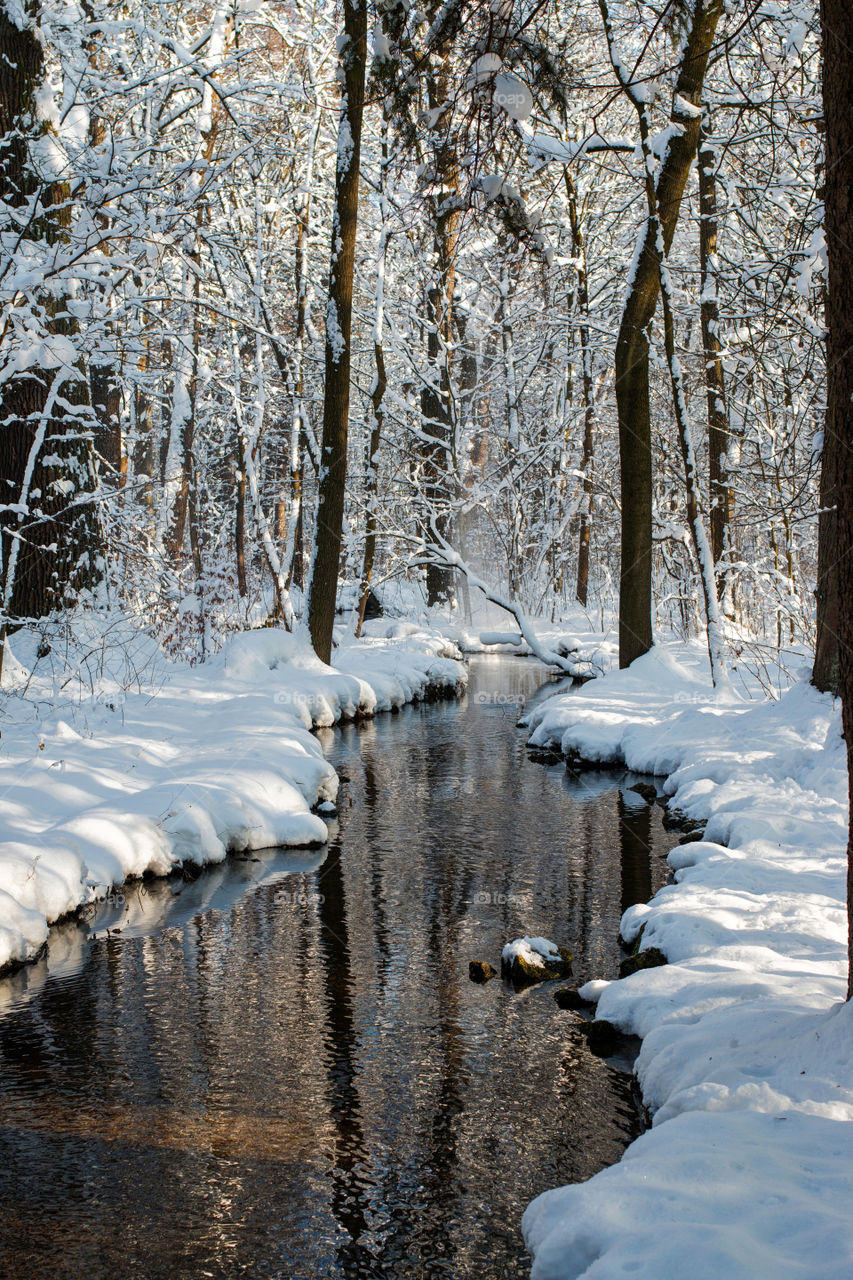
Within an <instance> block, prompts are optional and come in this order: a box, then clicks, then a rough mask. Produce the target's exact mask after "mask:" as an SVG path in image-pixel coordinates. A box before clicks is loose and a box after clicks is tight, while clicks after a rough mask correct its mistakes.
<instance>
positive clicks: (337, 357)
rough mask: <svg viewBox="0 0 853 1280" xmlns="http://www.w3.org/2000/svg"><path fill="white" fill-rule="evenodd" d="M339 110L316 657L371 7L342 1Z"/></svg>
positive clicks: (327, 645)
mask: <svg viewBox="0 0 853 1280" xmlns="http://www.w3.org/2000/svg"><path fill="white" fill-rule="evenodd" d="M339 59H340V65H339V72H338V74H339V78H340V81H341V111H340V117H339V122H338V158H337V167H336V170H335V208H334V213H333V215H332V252H331V261H330V266H329V300H328V304H327V307H326V387H325V394H324V398H323V441H322V445H321V452H320V483H319V493H318V500H317V523H316V527H315V531H314V553H313V555H312V557H311V575H310V581H309V584H308V627H309V630H310V632H311V642H312V644H313V645H314V649H315V651H316V653H317V655H318V657H320V658H322V660H323V661H324V662H328V661H329V660H330V658H331V656H332V631H333V628H334V623H335V601H336V598H337V590H338V564H339V561H340V556H341V533H342V530H343V519H344V495H345V490H346V475H347V436H348V429H349V401H350V369H351V365H352V346H351V335H352V286H353V273H354V268H355V242H356V232H357V224H358V180H359V164H360V160H361V123H362V117H363V115H364V79H365V71H366V65H367V3H366V0H344V34H343V38H342V40H341V41H340V53H339Z"/></svg>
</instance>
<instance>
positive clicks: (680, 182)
mask: <svg viewBox="0 0 853 1280" xmlns="http://www.w3.org/2000/svg"><path fill="white" fill-rule="evenodd" d="M600 2H601V9H602V14H603V16H604V21H605V28H606V30H607V34H608V39H609V41H610V42H611V51H612V52H613V53H614V54H615V50H613V48H612V37H611V31H610V20H609V16H608V13H607V6H606V4H605V3H604V0H600ZM722 11H723V4H722V0H696V4H695V9H694V12H693V18H692V23H691V25H690V28H689V31H688V34H687V38H686V41H685V44H684V52H683V55H682V61H681V65H680V67H679V72H678V79H677V82H676V86H675V95H674V99H673V108H672V115H671V125H672V128H673V134H672V137H671V139H670V142H669V145H668V147H667V149H666V153H665V155H664V157H663V160H662V161H661V165H660V169H659V171H658V175H657V179H656V180H655V183H654V186H655V200H654V209H655V211H654V212H653V211H651V210H650V212H649V217H648V218H647V220H646V224H645V228H644V229H643V231H642V232H641V240H640V244H639V246H638V253H637V257H636V269H635V271H634V275H633V278H632V280H631V285H630V289H629V291H628V296H627V298H626V300H625V307H624V309H623V312H622V321H621V324H620V326H619V336H618V338H617V342H616V403H617V410H618V418H619V470H620V476H621V488H622V538H621V544H622V545H621V551H622V561H621V568H620V582H619V665H620V666H621V667H627V666H630V664H631V663H632V662H633V661H634V659H635V658H639V657H640V656H641V655H642V654H644V653H646V652H647V651H648V650H649V649H650V648H651V646H652V430H651V410H650V401H649V339H648V330H649V325H650V324H651V322H652V319H653V317H654V314H655V310H656V308H657V300H658V292H659V290H660V259H661V250H662V251H663V253H668V252H669V249H670V246H671V245H672V240H673V236H674V235H675V227H676V223H677V222H678V214H679V210H680V208H681V197H682V195H683V193H684V188H685V185H686V183H687V178H688V175H689V173H690V166H691V165H692V163H693V158H694V156H695V155H696V150H697V147H698V144H699V128H700V122H701V104H702V87H703V83H704V79H705V71H706V69H707V66H708V57H709V54H710V51H711V46H712V45H713V42H714V36H715V33H716V30H717V24H718V22H719V20H720V16H721V14H722ZM614 65H615V66H616V67H617V74H618V75H619V78H620V83H622V86H623V88H624V89H625V91H626V93H627V94H628V96H629V97H631V99H632V101H633V102H634V105H635V106H636V107H637V110H638V112H639V114H640V119H641V126H642V125H645V127H646V128H647V127H648V122H647V119H646V104H645V99H644V98H642V97H639V96H632V90H631V85H630V82H628V81H627V80H626V79H624V75H625V73H624V71H623V70H622V69H621V63H617V62H615V61H614ZM647 177H648V178H649V180H650V181H651V178H650V175H647Z"/></svg>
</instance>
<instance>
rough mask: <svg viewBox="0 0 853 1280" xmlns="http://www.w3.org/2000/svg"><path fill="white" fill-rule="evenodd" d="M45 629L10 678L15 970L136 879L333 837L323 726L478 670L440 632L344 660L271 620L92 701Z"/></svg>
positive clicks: (358, 647) (8, 849)
mask: <svg viewBox="0 0 853 1280" xmlns="http://www.w3.org/2000/svg"><path fill="white" fill-rule="evenodd" d="M36 639H37V638H34V637H32V636H28V635H26V634H22V635H21V636H17V637H14V638H13V642H12V649H13V651H14V654H16V655H17V656H14V654H7V663H6V672H5V678H6V680H7V681H8V683H9V684H10V685H11V691H10V692H8V693H6V696H5V698H4V711H5V713H6V718H5V721H4V728H3V735H2V740H0V787H2V795H3V803H2V809H0V967H3V966H5V965H7V964H10V963H16V962H20V961H24V960H27V959H30V958H31V957H32V956H33V955H34V954H35V953H36V952H37V951H38V949H39V948H40V947H41V945H42V943H43V942H44V941H45V938H46V937H47V930H48V926H49V925H50V924H51V923H52V922H54V921H55V920H58V919H59V918H60V917H61V916H63V915H66V914H67V913H69V912H71V911H74V910H75V909H76V908H78V907H79V906H81V905H83V904H85V903H88V902H92V901H94V900H96V899H98V898H102V897H104V896H105V895H106V894H108V893H109V892H110V890H111V889H113V888H114V887H116V886H118V885H120V884H122V883H123V882H124V881H125V880H127V879H129V878H131V877H138V876H142V875H145V874H154V875H165V874H167V873H168V872H170V871H172V870H173V869H175V868H176V867H179V866H181V865H182V864H183V863H185V862H192V863H199V864H200V863H217V862H221V861H222V860H223V859H224V858H225V857H226V854H227V853H228V852H231V851H241V850H246V849H259V848H268V847H272V846H279V847H293V846H303V845H312V844H322V843H324V842H325V840H326V836H327V828H326V824H325V823H324V822H323V820H322V819H321V818H320V817H318V816H317V814H315V813H313V812H312V808H314V807H315V806H316V805H318V804H319V803H322V802H326V801H331V800H333V799H334V797H335V794H336V791H337V777H336V775H335V773H334V770H333V769H332V767H331V765H329V764H328V762H327V761H326V760H325V759H324V758H323V754H322V750H321V747H320V744H319V743H318V741H317V739H316V738H315V737H314V736H313V735H312V734H311V733H310V729H311V728H312V726H319V725H331V724H333V723H335V722H336V721H338V720H340V719H344V718H348V717H353V716H356V715H371V714H373V712H375V711H377V710H382V709H387V708H391V707H395V706H399V705H401V704H402V703H404V702H407V701H411V700H412V699H414V698H419V697H424V696H426V694H427V693H428V692H429V691H430V690H431V689H433V688H455V687H456V686H458V685H461V684H463V683H464V681H465V678H466V673H465V669H464V667H463V666H462V664H461V662H460V661H458V660H457V659H458V657H459V655H458V653H457V655H456V659H454V658H453V657H452V656H451V653H452V652H455V651H453V650H452V649H451V647H450V646H448V644H447V642H446V641H445V640H442V639H441V638H440V637H437V636H428V635H427V636H423V637H421V636H418V637H408V638H406V639H405V640H403V641H384V642H380V641H371V642H367V643H365V644H359V643H357V642H348V643H342V644H341V645H339V647H338V650H337V653H336V658H337V661H338V663H339V665H338V667H335V668H332V667H328V666H326V665H325V664H324V663H322V662H320V661H319V659H318V658H317V657H316V655H315V654H314V653H313V651H312V650H311V648H310V646H309V645H308V644H307V642H306V641H305V639H304V638H297V637H294V636H292V635H289V634H288V633H286V632H284V631H280V630H277V629H264V630H260V631H253V632H248V633H245V634H243V635H239V636H236V637H234V638H233V639H232V640H230V641H229V642H228V643H227V644H226V646H225V648H224V649H223V651H222V653H221V654H219V655H218V656H217V657H216V658H214V659H212V660H211V661H209V662H207V663H205V664H203V665H201V666H198V667H195V668H190V667H185V666H177V665H172V664H167V663H166V662H165V661H164V660H163V659H162V655H159V657H158V658H157V659H154V658H152V655H151V654H150V652H149V653H148V654H147V656H146V658H145V661H144V663H141V664H140V665H142V666H144V668H145V670H146V672H147V677H146V683H145V685H144V687H143V686H142V682H141V681H139V680H137V683H136V688H135V689H131V690H128V689H125V688H122V687H121V682H120V681H119V680H118V679H116V673H112V675H109V674H103V675H102V676H101V677H100V678H99V679H98V680H97V681H96V682H94V681H93V683H92V685H91V687H90V689H88V690H87V691H86V696H85V697H84V696H81V693H80V682H79V680H77V682H76V688H77V693H76V696H75V695H72V693H71V691H70V690H71V689H73V688H74V687H75V682H74V681H70V683H69V676H68V672H69V670H70V671H74V669H75V668H74V664H73V662H71V663H69V655H67V654H63V655H62V658H61V660H60V658H59V657H56V656H55V655H52V654H51V655H48V656H47V657H46V658H44V659H40V660H39V661H38V662H36V656H35V655H36ZM28 650H29V651H28ZM125 656H126V654H125ZM107 666H108V664H107ZM102 667H103V668H104V670H105V671H106V667H104V664H102ZM24 690H26V695H27V696H26V697H23V696H20V695H21V694H23V692H24ZM4 692H5V691H4ZM16 693H17V695H18V696H16Z"/></svg>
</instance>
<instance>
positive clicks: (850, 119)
mask: <svg viewBox="0 0 853 1280" xmlns="http://www.w3.org/2000/svg"><path fill="white" fill-rule="evenodd" d="M820 18H821V32H822V35H823V107H824V118H825V122H826V194H825V209H826V213H825V228H826V244H827V255H828V258H829V288H828V292H827V308H826V310H827V332H828V337H827V377H828V385H827V392H828V394H827V413H826V432H825V435H826V440H827V441H828V442H829V445H830V448H831V449H832V450H833V451H834V454H835V458H836V460H837V470H836V481H837V488H836V494H837V499H838V516H837V536H838V547H837V563H838V586H839V593H838V623H839V626H838V631H839V640H840V646H839V647H840V676H841V679H840V692H841V700H842V708H843V717H844V737H845V740H846V742H847V768H848V777H849V781H850V790H851V806H852V807H853V242H851V237H850V227H851V225H853V112H851V110H850V103H851V102H853V9H851V8H850V5H849V0H822V2H821V6H820ZM847 856H848V864H847V866H848V869H847V921H848V961H849V967H848V983H847V998H848V1000H849V999H850V997H851V996H853V837H849V843H848V848H847Z"/></svg>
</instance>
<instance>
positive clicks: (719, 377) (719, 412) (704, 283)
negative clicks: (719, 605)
mask: <svg viewBox="0 0 853 1280" xmlns="http://www.w3.org/2000/svg"><path fill="white" fill-rule="evenodd" d="M709 132H710V120H709V119H708V115H707V109H706V114H705V118H704V120H703V124H702V135H701V141H700V146H699V163H698V171H699V270H700V285H701V293H700V302H699V313H700V318H701V321H702V347H703V352H704V357H705V390H706V394H707V399H708V480H709V487H710V504H709V505H710V521H709V523H710V527H711V554H712V555H713V557H714V565H715V567H716V569H717V592H718V595H719V597H720V599H723V597H724V595H725V586H726V583H725V568H720V567H719V566H720V562H721V561H722V558H723V552H724V551H725V547H726V538H727V536H728V533H729V527H730V522H731V508H732V490H731V486H730V484H729V482H728V477H727V474H726V472H727V462H728V445H729V424H728V416H727V414H726V392H725V380H724V376H723V359H722V345H721V343H720V309H719V306H718V304H717V271H718V263H717V183H716V178H715V170H716V165H717V158H716V153H715V151H714V148H713V147H712V146H711V145H710V144H709V142H708V133H709Z"/></svg>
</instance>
